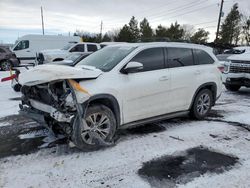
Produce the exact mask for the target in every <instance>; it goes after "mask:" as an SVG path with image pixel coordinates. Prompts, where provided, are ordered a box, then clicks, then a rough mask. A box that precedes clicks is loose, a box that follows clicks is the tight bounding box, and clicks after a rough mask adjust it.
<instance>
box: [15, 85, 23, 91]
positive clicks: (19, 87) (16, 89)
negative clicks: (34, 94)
mask: <svg viewBox="0 0 250 188" xmlns="http://www.w3.org/2000/svg"><path fill="white" fill-rule="evenodd" d="M21 87H22V85H21V84H16V85H14V87H13V89H14V91H16V92H20V91H21Z"/></svg>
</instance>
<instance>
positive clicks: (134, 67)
mask: <svg viewBox="0 0 250 188" xmlns="http://www.w3.org/2000/svg"><path fill="white" fill-rule="evenodd" d="M142 69H143V64H142V63H139V62H136V61H131V62H129V63H128V64H127V65H126V66H125V67H124V68H123V69H122V70H121V73H123V74H128V73H134V72H138V71H139V70H142Z"/></svg>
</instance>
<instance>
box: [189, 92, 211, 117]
mask: <svg viewBox="0 0 250 188" xmlns="http://www.w3.org/2000/svg"><path fill="white" fill-rule="evenodd" d="M212 104H213V95H212V92H211V91H210V90H209V89H203V90H201V91H200V92H199V93H198V94H197V95H196V97H195V99H194V103H193V106H192V108H191V112H190V114H191V117H193V118H194V119H199V120H200V119H204V118H205V117H206V116H207V114H208V113H209V112H210V110H211V107H212Z"/></svg>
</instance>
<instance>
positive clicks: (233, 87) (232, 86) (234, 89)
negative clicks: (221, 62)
mask: <svg viewBox="0 0 250 188" xmlns="http://www.w3.org/2000/svg"><path fill="white" fill-rule="evenodd" d="M225 87H226V89H227V90H228V91H239V89H240V88H241V86H239V85H228V84H225Z"/></svg>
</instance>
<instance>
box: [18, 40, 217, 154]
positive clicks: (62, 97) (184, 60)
mask: <svg viewBox="0 0 250 188" xmlns="http://www.w3.org/2000/svg"><path fill="white" fill-rule="evenodd" d="M217 61H218V60H217V58H216V57H215V56H214V55H213V53H212V49H211V48H208V47H205V46H200V45H194V44H185V43H134V44H127V43H124V44H119V45H114V46H108V47H105V48H103V49H102V50H100V51H97V52H95V53H94V54H91V55H90V56H88V57H87V58H85V59H83V60H82V61H81V62H79V63H78V64H77V65H76V66H75V67H67V66H59V65H41V66H37V67H36V68H34V69H33V70H30V71H28V72H26V73H25V74H22V75H21V77H20V82H21V84H23V87H22V89H21V91H22V94H23V96H22V104H21V105H20V108H21V112H23V113H26V114H27V113H28V114H29V116H30V117H34V118H35V117H36V118H39V117H43V118H44V120H45V121H46V122H47V124H48V126H49V128H51V129H52V130H53V131H54V132H55V133H61V134H64V135H66V136H67V137H68V138H69V140H70V141H72V142H73V143H74V144H75V145H76V146H77V147H78V148H80V149H96V148H99V147H100V146H103V145H110V144H111V143H112V142H113V139H114V135H115V133H116V131H117V129H121V128H127V127H130V126H134V125H140V124H145V123H149V122H153V121H159V120H162V119H167V118H173V117H177V116H182V115H185V114H190V115H191V116H192V117H194V118H196V119H202V118H204V117H205V116H206V115H207V114H208V113H209V111H210V109H211V107H212V106H213V105H214V104H215V101H216V99H217V98H218V97H219V96H220V94H221V88H222V81H221V73H220V71H219V69H218V62H217ZM40 115H41V116H40Z"/></svg>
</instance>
